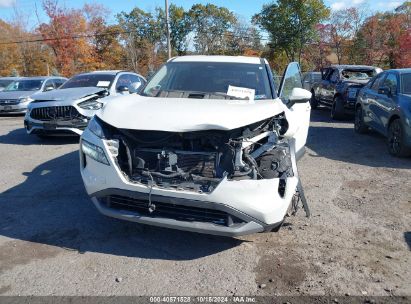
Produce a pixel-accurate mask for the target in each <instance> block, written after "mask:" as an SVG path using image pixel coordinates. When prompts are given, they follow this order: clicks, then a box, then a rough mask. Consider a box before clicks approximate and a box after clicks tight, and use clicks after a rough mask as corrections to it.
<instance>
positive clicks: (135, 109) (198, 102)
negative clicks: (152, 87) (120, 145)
mask: <svg viewBox="0 0 411 304" xmlns="http://www.w3.org/2000/svg"><path fill="white" fill-rule="evenodd" d="M286 110H287V107H286V106H285V105H284V104H283V103H282V102H281V101H280V99H276V100H259V101H256V102H253V103H249V102H247V101H236V100H224V99H221V100H211V99H188V98H156V97H144V96H140V95H136V94H132V95H128V96H124V97H123V96H122V97H117V98H113V99H111V100H110V101H109V102H107V104H106V105H105V106H104V107H103V109H102V110H100V111H99V112H97V114H96V115H97V116H99V117H100V118H101V119H102V120H103V121H105V122H106V123H108V124H110V125H112V126H114V127H116V128H120V129H132V130H151V131H168V132H191V131H201V130H232V129H236V128H240V127H243V126H246V125H249V124H252V123H255V122H258V121H261V120H264V119H267V118H270V117H272V116H275V115H277V114H280V113H282V112H284V111H286Z"/></svg>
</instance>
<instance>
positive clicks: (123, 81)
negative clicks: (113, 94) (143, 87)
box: [116, 74, 131, 91]
mask: <svg viewBox="0 0 411 304" xmlns="http://www.w3.org/2000/svg"><path fill="white" fill-rule="evenodd" d="M130 84H131V81H130V78H129V75H128V74H123V75H120V77H119V78H118V80H117V84H116V91H117V90H118V89H119V88H120V87H127V88H128V89H129V90H131V88H130Z"/></svg>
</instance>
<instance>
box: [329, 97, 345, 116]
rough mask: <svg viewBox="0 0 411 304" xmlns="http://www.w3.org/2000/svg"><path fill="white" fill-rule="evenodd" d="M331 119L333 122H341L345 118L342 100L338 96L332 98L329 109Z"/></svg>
mask: <svg viewBox="0 0 411 304" xmlns="http://www.w3.org/2000/svg"><path fill="white" fill-rule="evenodd" d="M331 118H332V119H334V120H343V119H344V118H345V111H344V106H343V100H342V98H341V97H340V96H337V97H334V101H333V104H332V107H331Z"/></svg>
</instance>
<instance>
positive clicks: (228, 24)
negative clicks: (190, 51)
mask: <svg viewBox="0 0 411 304" xmlns="http://www.w3.org/2000/svg"><path fill="white" fill-rule="evenodd" d="M188 15H189V17H190V22H191V25H192V30H193V34H194V45H195V48H196V51H197V52H198V53H200V54H221V53H223V52H224V49H225V47H226V46H225V41H224V39H223V38H224V35H225V34H226V33H227V32H228V31H230V30H231V29H232V27H233V25H234V24H235V23H236V22H237V18H236V17H235V15H234V14H233V12H231V11H230V10H228V9H227V8H225V7H218V6H216V5H214V4H207V5H202V4H195V5H193V6H192V7H191V9H190V10H189V11H188Z"/></svg>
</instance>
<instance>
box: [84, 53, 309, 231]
mask: <svg viewBox="0 0 411 304" xmlns="http://www.w3.org/2000/svg"><path fill="white" fill-rule="evenodd" d="M310 97H311V93H310V92H308V91H306V90H303V89H302V82H301V73H300V69H299V66H298V64H296V63H292V64H290V65H289V66H288V68H287V70H286V72H285V74H284V77H283V81H282V83H281V85H280V86H279V88H277V87H276V84H275V82H274V81H273V76H272V74H271V70H270V67H269V65H268V63H267V61H266V60H264V59H260V58H251V57H229V56H185V57H178V58H174V59H171V60H169V61H168V62H167V64H165V65H164V66H163V67H162V68H161V69H160V70H159V71H158V72H157V73H156V74H155V75H154V77H153V78H152V79H151V80H150V81H149V82H148V83H147V85H146V86H145V88H144V89H143V90H142V93H141V96H140V95H127V96H120V97H113V98H116V102H111V103H110V102H109V103H107V104H106V105H105V106H104V107H103V108H102V109H101V110H100V111H99V112H98V113H97V114H96V115H95V116H94V118H93V119H92V120H91V121H90V123H89V125H88V128H87V129H86V130H85V131H84V133H83V134H82V136H81V141H80V163H81V164H80V167H81V168H80V169H81V175H82V177H83V181H84V184H85V187H86V190H87V193H88V194H89V195H90V197H91V198H92V200H93V202H94V204H95V205H96V207H97V208H98V210H99V211H100V212H101V213H103V214H105V215H107V216H110V217H115V218H118V219H123V220H128V221H135V222H139V223H143V224H149V225H155V226H162V227H168V228H175V229H181V230H188V231H195V232H200V233H209V234H217V235H225V236H238V235H245V234H250V233H255V232H262V231H271V230H273V229H275V228H278V227H279V226H280V225H281V223H282V222H283V220H284V217H285V216H286V214H287V213H288V212H289V211H290V210H291V211H292V210H294V211H295V210H296V203H298V194H299V196H300V197H301V196H303V195H302V188H301V185H300V183H299V178H298V173H297V167H296V159H297V158H298V156H299V155H301V154H302V153H303V151H304V145H305V142H306V139H307V132H308V126H309V120H310V109H311V108H310V104H309V102H308V101H309V99H310ZM302 198H303V197H302ZM304 202H305V200H304V199H303V203H304ZM304 206H305V207H306V205H305V204H304ZM306 211H307V212H308V208H306Z"/></svg>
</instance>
